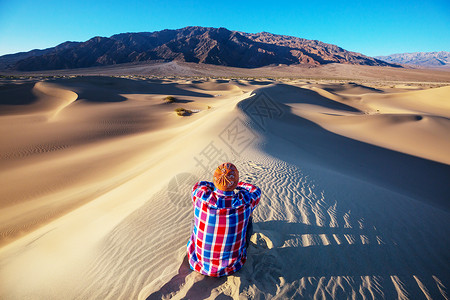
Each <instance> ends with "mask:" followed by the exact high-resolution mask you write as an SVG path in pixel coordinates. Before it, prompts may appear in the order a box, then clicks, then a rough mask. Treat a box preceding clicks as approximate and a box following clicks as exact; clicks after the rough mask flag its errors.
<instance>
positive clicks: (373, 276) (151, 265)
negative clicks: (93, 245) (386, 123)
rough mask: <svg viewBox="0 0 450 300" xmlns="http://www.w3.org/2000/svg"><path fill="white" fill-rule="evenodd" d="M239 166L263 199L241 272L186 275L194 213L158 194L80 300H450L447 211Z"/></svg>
mask: <svg viewBox="0 0 450 300" xmlns="http://www.w3.org/2000/svg"><path fill="white" fill-rule="evenodd" d="M239 160H240V161H239ZM236 163H237V164H238V165H240V170H241V172H240V173H241V174H242V175H241V176H242V180H244V181H250V182H254V183H255V184H257V185H259V186H260V188H261V189H262V190H263V196H262V200H261V203H260V206H259V207H258V209H257V210H256V211H255V214H254V224H255V226H254V231H255V233H254V235H253V236H252V245H251V246H250V248H249V257H248V261H247V263H246V265H245V267H244V268H243V269H242V270H241V271H240V272H238V273H236V274H235V275H234V276H229V277H227V278H222V279H219V280H216V279H214V280H215V281H212V280H211V278H206V277H203V276H201V275H199V274H197V273H194V272H191V271H190V270H189V268H188V266H187V264H186V261H185V260H184V261H183V257H184V256H185V248H184V247H185V243H186V241H187V238H188V231H189V230H188V228H189V224H190V219H191V216H192V212H191V211H190V209H189V208H186V207H176V206H175V205H172V204H170V203H167V193H166V191H161V192H160V193H158V194H156V195H155V196H154V197H153V198H152V199H149V201H148V203H147V204H146V205H144V206H143V207H142V208H141V209H139V210H138V211H136V212H135V213H134V214H133V215H130V216H129V217H128V218H127V219H126V220H125V221H123V222H122V223H121V224H119V226H117V227H116V228H115V230H114V231H113V232H111V234H110V235H109V236H107V237H106V238H105V240H104V241H102V243H101V245H102V246H101V247H100V248H99V249H98V253H96V255H95V257H96V259H95V260H94V261H93V263H92V266H91V267H90V271H89V272H88V273H87V276H86V280H87V283H89V284H87V283H86V284H80V286H84V287H86V288H85V289H84V290H83V293H81V294H80V298H81V299H135V298H140V299H145V298H146V297H148V299H159V298H164V299H166V298H167V299H169V298H175V299H177V298H178V299H180V298H183V297H185V298H192V297H194V298H207V297H211V298H214V297H216V296H219V295H228V296H230V297H232V298H235V299H237V298H239V297H249V298H260V297H262V296H263V295H264V297H267V298H274V299H279V298H288V299H346V298H353V299H380V298H382V299H393V298H400V299H421V298H423V299H448V296H447V293H448V292H447V286H448V282H449V278H448V274H450V272H449V271H450V270H449V267H448V261H449V255H448V251H447V250H448V247H447V246H448V244H446V240H447V237H446V235H447V234H448V232H446V230H445V228H448V225H449V224H448V221H442V220H446V219H445V217H446V216H445V213H444V212H442V211H440V210H436V209H434V208H432V207H428V206H425V205H423V207H422V210H421V211H416V210H412V209H409V205H408V201H413V200H411V199H408V198H404V197H403V196H401V195H398V194H394V193H391V192H389V191H386V190H383V189H380V188H378V187H376V186H373V185H370V184H367V183H364V182H359V181H357V180H352V179H349V178H344V177H342V176H340V175H338V174H330V178H328V179H329V180H328V181H327V180H325V181H324V180H323V178H322V179H321V182H319V180H317V179H316V178H317V174H318V173H317V170H313V169H307V168H304V169H301V168H299V167H298V166H295V165H293V164H289V163H287V162H285V161H282V160H278V159H276V158H273V157H269V156H267V155H265V154H261V153H259V152H258V153H251V155H248V157H246V156H242V157H241V158H240V159H238V161H237V162H236ZM332 179H333V180H332ZM336 184H338V185H340V186H341V187H342V189H340V190H339V189H336V188H333V189H330V190H332V191H333V192H334V194H329V193H327V190H328V188H330V187H331V185H336ZM355 185H357V186H359V187H358V188H355ZM350 186H353V189H350ZM355 199H358V200H355ZM359 199H360V200H359ZM416 205H417V204H416ZM418 205H421V204H418ZM443 214H444V215H443ZM436 220H441V221H436ZM447 220H448V218H447ZM147 224H158V225H157V227H155V228H150V227H148V226H147ZM386 224H388V226H386ZM408 233H409V234H408ZM180 236H182V237H183V238H180ZM155 253H156V254H157V255H156V256H155ZM182 261H183V262H182ZM177 269H178V270H179V273H178V275H175V276H174V277H173V275H174V272H176V270H177ZM171 278H172V279H171Z"/></svg>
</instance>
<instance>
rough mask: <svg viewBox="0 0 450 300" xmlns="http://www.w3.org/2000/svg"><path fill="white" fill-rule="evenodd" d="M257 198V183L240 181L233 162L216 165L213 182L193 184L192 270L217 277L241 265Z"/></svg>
mask: <svg viewBox="0 0 450 300" xmlns="http://www.w3.org/2000/svg"><path fill="white" fill-rule="evenodd" d="M235 189H236V192H234V190H235ZM260 198H261V190H260V189H259V188H258V187H256V186H254V185H252V184H250V183H244V182H239V172H238V170H237V168H236V166H235V165H233V164H232V163H223V164H221V165H220V166H218V167H217V169H216V170H215V172H214V177H213V182H208V181H200V182H197V183H196V184H195V185H194V187H193V188H192V204H193V206H194V220H193V224H192V226H191V237H190V239H189V241H188V243H187V255H188V260H189V265H190V267H191V269H192V270H194V271H197V272H199V273H201V274H204V275H208V276H213V277H220V276H225V275H230V274H233V273H234V272H236V271H238V270H239V269H240V268H242V266H243V265H244V263H245V261H246V260H247V247H248V245H249V242H250V236H251V234H252V232H251V231H252V212H253V210H254V209H255V208H256V206H257V205H258V203H259V200H260Z"/></svg>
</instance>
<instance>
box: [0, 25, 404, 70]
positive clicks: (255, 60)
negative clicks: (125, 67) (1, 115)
mask: <svg viewBox="0 0 450 300" xmlns="http://www.w3.org/2000/svg"><path fill="white" fill-rule="evenodd" d="M149 61H184V62H194V63H203V64H213V65H223V66H230V67H241V68H257V67H263V66H268V65H280V64H281V65H292V64H302V65H308V66H319V65H324V64H329V63H342V64H357V65H370V66H394V67H399V66H398V65H396V64H392V63H390V62H385V61H382V60H379V59H376V58H372V57H368V56H365V55H363V54H360V53H356V52H350V51H347V50H344V49H342V48H341V47H338V46H336V45H332V44H327V43H323V42H320V41H317V40H307V39H303V38H298V37H293V36H285V35H276V34H272V33H268V32H260V33H245V32H239V31H231V30H228V29H226V28H211V27H198V26H194V27H185V28H181V29H176V30H169V29H166V30H162V31H155V32H139V33H121V34H116V35H113V36H111V37H99V36H97V37H94V38H91V39H89V40H88V41H85V42H65V43H62V44H60V45H58V46H56V47H52V48H48V49H44V50H32V51H29V52H21V53H16V54H9V55H4V56H1V57H0V69H10V70H18V71H38V70H58V69H74V68H86V67H94V66H105V65H115V64H122V63H133V62H149Z"/></svg>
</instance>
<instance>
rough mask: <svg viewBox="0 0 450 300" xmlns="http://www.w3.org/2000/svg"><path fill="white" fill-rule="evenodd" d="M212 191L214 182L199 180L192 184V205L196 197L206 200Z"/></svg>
mask: <svg viewBox="0 0 450 300" xmlns="http://www.w3.org/2000/svg"><path fill="white" fill-rule="evenodd" d="M213 191H214V184H213V183H212V182H208V181H199V182H197V183H196V184H194V187H193V188H192V193H191V196H192V197H191V199H192V205H193V206H195V202H196V201H197V199H199V198H200V199H202V200H208V199H209V198H210V197H211V194H212V192H213Z"/></svg>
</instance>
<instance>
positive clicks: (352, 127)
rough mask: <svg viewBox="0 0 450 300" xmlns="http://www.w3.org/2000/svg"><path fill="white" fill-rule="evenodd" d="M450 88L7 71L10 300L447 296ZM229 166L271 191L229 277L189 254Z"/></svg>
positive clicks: (3, 230)
mask: <svg viewBox="0 0 450 300" xmlns="http://www.w3.org/2000/svg"><path fill="white" fill-rule="evenodd" d="M367 74H369V72H368V73H367ZM449 74H450V72H449ZM440 79H442V78H440ZM449 82H450V79H449V78H448V76H447V80H444V81H442V80H441V81H440V82H434V83H430V82H428V83H423V82H419V81H418V80H415V81H412V80H410V81H404V82H385V81H376V80H369V79H367V80H364V81H357V82H355V81H349V80H339V79H327V80H321V79H318V78H315V79H269V78H257V79H250V78H207V77H201V76H198V77H197V78H188V77H186V78H181V77H162V76H161V77H158V78H157V77H152V78H150V77H145V76H122V77H121V76H69V75H67V76H63V77H60V78H37V77H32V78H29V79H1V80H0V138H1V143H0V155H1V156H0V182H1V188H0V193H1V200H0V234H1V235H0V298H1V299H61V298H64V299H72V298H77V299H160V298H174V299H181V298H188V299H197V298H212V299H213V298H216V297H219V299H231V298H233V299H238V298H247V297H248V298H256V299H264V298H281V299H284V298H305V299H310V298H317V299H347V298H348V299H373V298H375V299H379V298H386V299H397V298H398V299H449V295H450V294H449V290H448V289H449V286H450V264H449V262H450V251H449V249H450V213H449V207H450V205H449V199H450V185H449V179H450V153H449V149H450V85H449ZM166 96H173V97H175V98H176V101H175V102H174V103H165V101H164V98H165V97H166ZM176 108H184V109H186V110H189V111H190V113H187V115H186V116H179V115H177V113H176V112H175V109H176ZM223 161H231V162H233V163H234V164H235V165H236V166H237V167H238V169H239V170H240V174H241V180H242V181H246V182H251V183H254V184H256V185H257V186H259V187H260V188H261V189H262V191H263V196H262V198H261V202H260V205H259V206H258V208H257V209H256V210H255V213H254V219H253V222H254V234H253V236H252V244H251V245H250V247H249V250H248V253H249V256H248V261H247V262H246V264H245V266H244V268H243V269H242V270H241V271H239V272H237V273H236V274H234V275H232V276H229V277H226V278H219V279H216V278H207V277H204V276H202V275H199V274H197V273H194V272H192V271H190V269H189V266H188V264H187V262H186V259H185V253H186V242H187V240H188V237H189V224H190V220H191V218H192V215H193V212H192V208H191V203H190V189H191V187H192V186H193V185H194V183H195V182H196V181H198V180H209V181H211V179H212V172H213V170H214V168H215V167H216V166H217V165H218V164H219V163H220V162H223Z"/></svg>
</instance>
